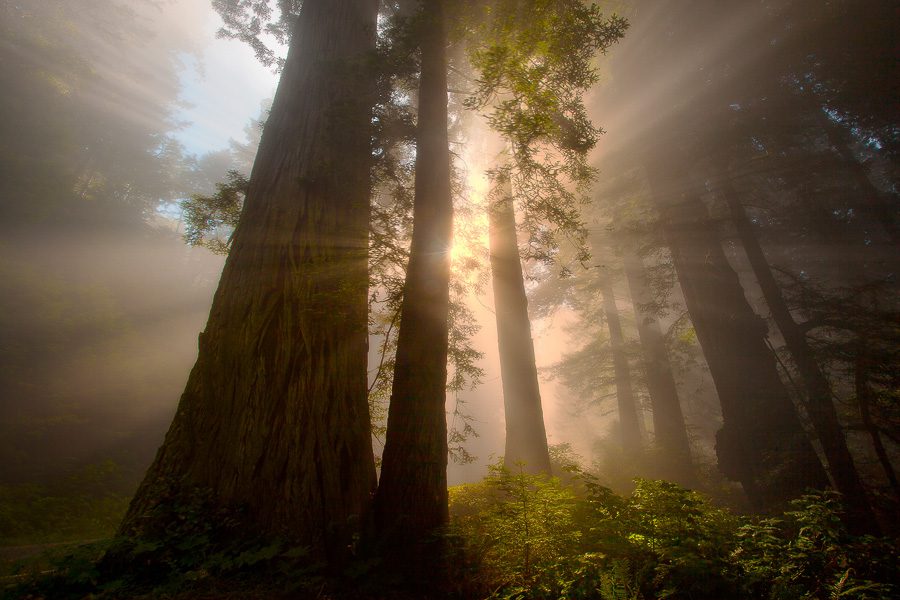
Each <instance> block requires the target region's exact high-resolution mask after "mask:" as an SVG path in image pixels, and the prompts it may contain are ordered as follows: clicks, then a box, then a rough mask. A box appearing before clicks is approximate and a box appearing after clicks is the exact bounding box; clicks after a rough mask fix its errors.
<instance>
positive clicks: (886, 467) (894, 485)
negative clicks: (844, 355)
mask: <svg viewBox="0 0 900 600" xmlns="http://www.w3.org/2000/svg"><path fill="white" fill-rule="evenodd" d="M871 361H872V358H871V357H870V356H869V349H868V340H867V339H866V336H865V335H862V336H860V339H859V347H858V349H857V351H856V373H855V376H854V385H855V387H856V402H857V404H858V405H859V416H860V420H862V425H863V428H864V429H865V431H866V432H867V433H868V434H869V437H870V438H871V440H872V448H873V449H874V450H875V455H876V456H877V457H878V463H879V464H880V465H881V468H882V470H883V471H884V475H885V477H887V480H888V483H889V484H890V486H891V490H892V491H893V492H894V498H896V499H898V500H900V481H898V480H897V472H896V471H895V470H894V465H893V464H892V463H891V458H890V456H889V455H888V452H887V449H886V448H885V447H884V442H882V441H881V432H880V431H879V430H878V425H877V424H876V423H875V421H873V420H872V403H873V402H874V398H873V394H872V390H871V389H870V388H869V370H870V368H871V366H870V363H871Z"/></svg>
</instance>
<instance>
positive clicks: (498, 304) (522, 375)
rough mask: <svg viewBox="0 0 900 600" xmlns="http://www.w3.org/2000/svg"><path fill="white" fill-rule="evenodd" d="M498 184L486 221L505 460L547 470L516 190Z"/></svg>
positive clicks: (531, 469) (504, 182)
mask: <svg viewBox="0 0 900 600" xmlns="http://www.w3.org/2000/svg"><path fill="white" fill-rule="evenodd" d="M497 185H498V189H497V190H496V192H497V196H498V198H497V199H496V200H495V201H493V202H492V203H491V206H490V208H489V209H488V221H489V229H490V247H491V250H490V251H491V283H492V285H493V289H494V310H495V312H496V317H497V344H498V347H499V351H500V376H501V379H502V382H503V407H504V414H505V416H506V450H505V453H504V464H505V465H506V466H507V467H508V468H513V467H515V466H516V464H517V463H519V462H522V463H524V464H525V469H526V470H527V471H529V472H532V473H547V474H549V473H550V453H549V451H548V449H547V433H546V430H545V429H544V412H543V409H542V407H541V390H540V386H539V385H538V376H537V367H536V365H535V359H534V342H533V341H532V339H531V321H530V320H529V318H528V298H527V297H526V295H525V280H524V278H523V276H522V263H521V261H520V258H519V246H518V243H517V241H516V216H515V208H514V203H513V198H512V189H511V186H510V181H509V179H508V178H507V177H501V179H500V180H499V181H498V182H497Z"/></svg>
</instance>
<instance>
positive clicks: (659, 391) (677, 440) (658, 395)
mask: <svg viewBox="0 0 900 600" xmlns="http://www.w3.org/2000/svg"><path fill="white" fill-rule="evenodd" d="M623 264H624V267H625V277H626V278H627V280H628V288H629V290H630V292H631V301H632V304H633V305H634V314H635V316H636V320H637V330H638V336H639V338H640V340H641V351H642V353H643V359H644V360H643V364H644V373H645V376H646V378H647V390H648V391H649V393H650V404H651V406H652V407H653V434H654V437H655V443H656V447H657V450H658V451H659V456H660V459H661V460H662V465H663V467H664V468H665V469H666V472H667V473H668V474H669V476H670V477H672V479H673V480H675V481H676V482H678V483H681V484H682V485H686V486H693V485H696V483H697V478H696V474H695V472H694V467H693V464H692V462H691V447H690V442H689V441H688V435H687V429H686V428H685V424H684V413H682V411H681V402H680V401H679V399H678V388H677V386H676V385H675V377H674V375H673V374H672V365H671V364H670V363H669V355H668V352H667V351H666V343H665V338H664V337H663V333H662V329H661V328H660V326H659V321H657V319H656V317H655V316H654V315H653V314H651V313H649V312H647V310H646V308H645V307H646V306H647V305H648V304H649V303H650V290H649V285H648V284H647V273H646V270H645V269H644V265H643V263H642V261H641V258H640V256H638V255H637V253H636V252H635V251H634V249H633V248H628V247H627V246H626V250H625V256H624V260H623Z"/></svg>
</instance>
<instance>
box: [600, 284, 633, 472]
mask: <svg viewBox="0 0 900 600" xmlns="http://www.w3.org/2000/svg"><path fill="white" fill-rule="evenodd" d="M600 294H601V295H602V296H603V313H604V316H605V317H606V327H607V329H608V330H609V345H610V349H611V350H612V356H613V372H614V373H615V376H616V399H617V400H618V404H619V433H620V441H621V443H622V450H624V451H625V454H626V455H627V456H636V455H637V454H638V453H639V452H640V451H641V428H640V425H639V424H638V412H637V405H636V404H635V399H634V389H633V387H632V385H631V371H630V370H629V367H628V351H627V349H626V348H625V336H624V335H622V324H621V323H620V322H619V309H618V308H617V307H616V297H615V295H614V294H613V286H612V279H610V277H609V276H607V275H606V274H601V275H600Z"/></svg>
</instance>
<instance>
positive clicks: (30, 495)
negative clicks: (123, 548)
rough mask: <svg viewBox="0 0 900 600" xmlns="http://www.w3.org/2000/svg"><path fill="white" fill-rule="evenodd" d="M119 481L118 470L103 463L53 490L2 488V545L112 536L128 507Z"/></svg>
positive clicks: (30, 486) (25, 486)
mask: <svg viewBox="0 0 900 600" xmlns="http://www.w3.org/2000/svg"><path fill="white" fill-rule="evenodd" d="M121 479H122V473H121V470H120V469H119V466H118V465H116V464H115V463H113V462H112V461H105V462H101V463H96V464H90V465H87V466H85V467H83V468H82V469H80V470H79V471H76V472H75V473H73V474H71V475H69V477H68V478H66V479H65V480H64V481H62V482H60V483H58V484H56V485H54V486H48V485H38V484H33V483H28V484H18V485H2V486H0V546H11V545H18V544H35V543H51V542H63V541H69V540H84V539H96V538H103V537H108V536H110V535H112V534H113V532H114V531H115V530H116V527H117V526H118V524H119V522H120V521H121V519H122V516H123V515H124V514H125V510H126V509H127V508H128V500H129V496H128V495H127V494H125V493H123V491H122V488H123V485H122V483H121Z"/></svg>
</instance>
